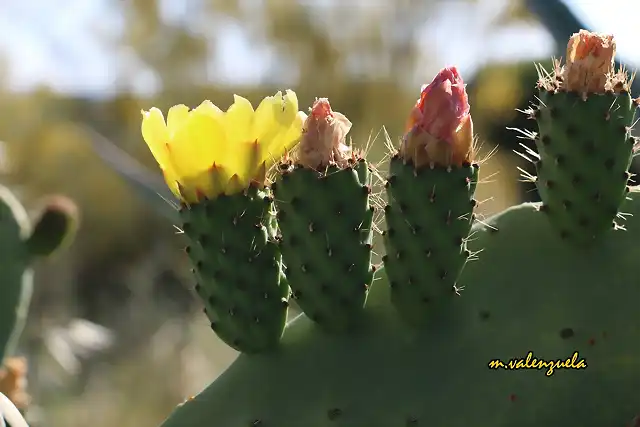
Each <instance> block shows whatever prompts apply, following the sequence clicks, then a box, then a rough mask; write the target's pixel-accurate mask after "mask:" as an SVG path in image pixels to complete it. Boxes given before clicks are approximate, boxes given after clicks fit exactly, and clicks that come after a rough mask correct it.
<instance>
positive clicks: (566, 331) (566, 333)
mask: <svg viewBox="0 0 640 427" xmlns="http://www.w3.org/2000/svg"><path fill="white" fill-rule="evenodd" d="M574 335H575V333H574V332H573V329H571V328H563V329H562V330H561V331H560V338H562V339H563V340H566V339H569V338H571V337H572V336H574Z"/></svg>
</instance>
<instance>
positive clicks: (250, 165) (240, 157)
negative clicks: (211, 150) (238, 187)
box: [233, 141, 262, 187]
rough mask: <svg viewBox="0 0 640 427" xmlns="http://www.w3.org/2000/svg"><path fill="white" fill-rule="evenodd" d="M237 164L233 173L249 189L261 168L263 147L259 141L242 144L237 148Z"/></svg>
mask: <svg viewBox="0 0 640 427" xmlns="http://www.w3.org/2000/svg"><path fill="white" fill-rule="evenodd" d="M235 152H236V163H235V165H234V166H235V169H234V170H233V173H234V174H235V175H237V176H238V180H239V181H240V182H241V183H243V184H244V185H245V187H247V186H248V185H249V184H250V183H251V181H252V180H254V179H255V174H256V171H257V170H258V168H259V166H260V158H261V152H262V147H261V146H260V143H259V142H257V141H249V142H240V143H238V144H237V146H236V151H235Z"/></svg>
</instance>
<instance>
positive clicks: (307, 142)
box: [298, 98, 352, 170]
mask: <svg viewBox="0 0 640 427" xmlns="http://www.w3.org/2000/svg"><path fill="white" fill-rule="evenodd" d="M349 130H351V122H350V121H349V119H347V118H346V117H345V115H344V114H342V113H338V112H337V111H333V110H331V105H330V104H329V100H328V99H327V98H320V99H316V101H315V102H314V103H313V106H312V107H311V113H310V114H309V116H308V117H307V120H306V121H305V122H304V127H303V134H302V139H301V140H300V145H299V148H300V151H299V154H298V163H299V164H301V165H303V166H305V167H308V168H311V169H316V170H320V169H322V168H324V167H326V166H328V165H330V164H336V165H338V166H344V165H346V163H347V161H348V160H349V158H351V155H352V152H351V147H350V146H348V145H346V144H345V142H346V141H345V140H346V137H347V133H348V132H349Z"/></svg>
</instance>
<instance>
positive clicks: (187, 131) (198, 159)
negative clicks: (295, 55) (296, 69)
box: [141, 90, 306, 203]
mask: <svg viewBox="0 0 640 427" xmlns="http://www.w3.org/2000/svg"><path fill="white" fill-rule="evenodd" d="M305 119H306V114H304V113H303V112H301V111H298V98H297V96H296V94H295V92H293V91H291V90H287V91H286V92H285V93H284V95H283V94H282V92H277V93H276V94H275V95H274V96H268V97H266V98H264V99H263V100H262V102H260V105H259V106H258V108H256V109H255V111H254V109H253V106H252V105H251V103H250V102H249V101H248V100H247V99H245V98H243V97H241V96H238V95H234V103H233V104H232V105H231V106H230V107H229V108H228V109H227V111H226V112H225V111H222V110H220V109H219V108H218V107H216V106H215V105H214V104H213V103H212V102H211V101H204V102H203V103H202V104H200V105H199V106H198V107H197V108H195V109H193V110H189V108H188V107H187V106H185V105H176V106H174V107H171V108H170V109H169V112H168V114H167V119H166V121H165V118H164V116H163V114H162V111H160V110H159V109H157V108H155V107H154V108H151V109H150V110H149V111H142V126H141V127H142V137H143V138H144V140H145V142H146V143H147V145H148V146H149V149H150V150H151V153H152V154H153V156H154V157H155V159H156V161H157V162H158V165H159V166H160V169H161V170H162V173H163V174H164V178H165V181H166V182H167V185H168V186H169V188H170V189H171V191H173V193H174V194H175V195H176V196H178V197H179V198H180V199H182V200H183V201H185V202H187V203H193V202H197V201H199V200H203V199H212V198H215V197H216V196H218V195H220V194H234V193H237V192H240V191H242V190H244V189H246V188H248V187H249V186H250V185H251V184H252V183H258V184H264V181H265V179H266V173H267V171H268V170H269V168H270V167H271V166H272V165H273V164H274V163H276V162H277V161H279V160H280V158H281V157H282V155H284V154H285V153H286V152H287V151H289V150H291V149H292V148H293V147H295V146H296V144H297V143H298V142H299V140H300V137H301V134H302V126H303V123H304V121H305Z"/></svg>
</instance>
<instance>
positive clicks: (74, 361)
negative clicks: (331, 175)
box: [0, 0, 640, 427]
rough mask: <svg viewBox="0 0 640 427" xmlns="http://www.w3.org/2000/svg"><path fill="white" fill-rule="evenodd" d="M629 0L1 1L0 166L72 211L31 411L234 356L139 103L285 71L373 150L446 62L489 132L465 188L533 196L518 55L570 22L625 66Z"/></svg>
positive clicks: (165, 387)
mask: <svg viewBox="0 0 640 427" xmlns="http://www.w3.org/2000/svg"><path fill="white" fill-rule="evenodd" d="M636 3H637V2H634V1H633V0H627V1H623V0H608V1H607V2H606V7H605V6H603V4H602V2H601V1H600V0H566V1H559V0H558V1H556V0H475V1H473V0H468V1H462V0H442V1H437V0H341V1H337V0H118V1H109V0H64V1H63V0H49V1H47V2H45V1H40V0H2V2H1V4H2V6H3V7H2V14H1V15H0V74H1V77H0V182H1V183H2V184H4V185H7V186H9V187H11V188H12V189H13V190H14V191H16V192H17V194H18V196H19V198H20V199H21V200H22V201H23V202H24V203H25V204H26V206H27V207H33V206H35V203H36V201H37V199H38V198H39V197H40V196H42V195H44V194H47V193H62V194H65V195H67V196H70V197H71V198H73V199H74V200H75V201H76V202H77V204H78V205H79V207H80V210H81V213H82V223H81V229H80V231H79V234H78V239H77V240H76V242H75V243H74V245H73V246H72V247H70V248H69V249H67V250H65V251H64V252H63V253H60V254H58V255H57V256H56V257H55V258H54V259H53V260H50V261H47V262H43V263H40V264H39V265H37V275H36V293H35V296H34V301H33V303H32V310H31V316H30V317H29V322H28V325H27V329H26V332H25V334H24V336H23V338H22V341H21V347H20V351H21V353H22V354H24V355H25V356H27V357H28V359H29V365H30V371H29V392H30V394H31V396H32V399H33V401H32V405H31V407H30V410H29V417H30V419H31V421H32V425H33V426H34V427H38V426H45V425H46V426H48V427H57V426H60V427H62V426H64V427H81V426H82V427H85V426H88V425H90V426H92V427H107V426H109V427H111V426H114V425H118V426H120V427H133V426H136V427H139V426H156V425H158V424H159V423H160V422H161V421H162V419H163V418H164V417H165V416H166V415H167V414H168V413H169V412H170V411H171V410H172V408H173V407H174V406H175V405H176V404H178V403H179V402H181V401H182V400H183V399H184V398H185V397H187V396H189V395H191V394H194V393H196V392H198V391H199V390H200V389H201V388H202V387H204V386H205V385H206V384H208V383H209V382H210V381H211V380H213V379H214V378H215V377H216V375H218V374H219V373H220V372H221V371H222V370H223V369H224V368H225V367H226V366H228V364H229V363H231V361H232V360H233V359H234V357H235V356H236V354H235V353H234V352H233V351H232V350H230V349H228V348H227V347H226V346H225V345H223V344H221V343H220V342H219V341H218V339H217V338H216V337H215V335H214V334H213V333H212V332H211V331H210V330H209V327H208V323H207V320H206V318H205V316H204V315H203V314H201V307H200V305H199V303H198V301H197V300H196V299H195V297H194V296H193V295H192V293H191V290H190V287H191V286H192V285H193V284H192V283H191V281H190V276H189V274H188V265H187V263H186V259H185V258H184V257H183V254H182V252H180V249H181V247H182V245H183V244H184V242H182V241H181V239H180V236H176V234H175V229H174V228H173V226H172V223H171V212H170V209H169V207H168V205H167V204H166V203H165V202H164V201H162V199H161V198H160V197H159V196H157V194H155V192H156V191H160V192H161V191H163V188H164V186H163V184H162V180H161V178H160V175H159V173H158V170H157V167H156V165H155V162H154V160H153V158H152V157H151V155H150V153H149V152H148V149H147V147H146V145H145V144H144V142H143V141H142V138H141V136H140V120H141V115H140V110H141V109H148V108H150V107H152V106H157V107H160V108H162V109H163V110H165V111H166V109H167V108H168V107H170V106H171V105H173V104H177V103H185V104H187V105H190V106H193V107H195V106H196V105H197V104H199V103H200V102H201V101H202V100H203V99H210V100H212V101H213V102H214V103H216V104H217V105H219V106H220V107H222V108H226V107H227V106H228V105H229V104H230V103H231V102H232V99H233V98H232V94H234V93H238V94H242V95H243V96H245V97H247V98H249V99H250V100H251V101H252V102H253V103H254V105H255V103H257V102H258V101H259V100H260V99H261V98H262V97H264V96H266V95H270V94H273V93H274V92H275V91H276V90H278V89H285V88H293V89H295V90H296V91H297V93H298V98H299V100H300V104H301V109H302V108H305V109H306V108H307V107H308V106H310V105H311V103H312V102H313V100H314V97H328V98H329V99H330V100H331V104H332V106H333V107H334V109H335V110H337V111H340V112H342V113H344V114H346V115H347V117H349V118H350V119H351V121H352V122H353V123H354V126H353V128H352V132H351V134H350V135H351V137H352V138H353V142H354V144H355V145H360V146H364V145H366V144H367V142H368V141H370V140H374V142H373V145H372V148H371V152H370V155H369V156H370V160H372V161H374V162H376V161H379V160H381V159H382V158H383V157H384V155H385V154H386V151H385V147H384V143H383V140H384V138H383V126H384V127H385V129H386V132H388V134H389V135H390V137H391V139H392V140H393V141H394V142H396V141H397V140H398V138H399V136H400V134H401V132H402V128H403V124H404V121H405V118H406V115H407V114H408V112H409V111H410V109H411V107H412V105H413V104H414V102H415V101H416V99H417V98H418V96H419V90H420V86H421V84H423V83H428V82H430V81H431V79H432V78H433V76H434V75H435V73H436V72H437V71H438V70H439V69H440V68H441V67H443V66H447V65H457V66H458V67H459V70H460V72H461V74H462V76H463V77H464V79H465V81H466V82H467V83H468V87H467V89H468V91H469V94H470V98H471V105H472V110H471V112H472V115H473V119H474V124H475V129H476V132H477V133H478V134H479V138H480V142H481V143H482V153H481V156H486V155H487V154H488V153H490V152H492V151H494V150H495V153H494V154H493V155H492V156H491V157H490V159H489V160H487V161H486V163H485V164H484V166H483V168H482V176H483V178H484V179H483V184H482V185H481V186H480V187H479V189H478V197H477V198H478V199H479V200H481V201H483V203H482V204H481V206H480V213H481V214H482V215H490V214H492V213H496V212H498V211H500V210H502V209H504V208H505V207H508V206H510V205H513V204H516V203H520V202H522V201H530V200H536V197H537V195H536V193H535V191H534V190H533V189H532V186H531V184H528V183H525V182H520V178H519V171H518V169H517V168H518V167H521V168H523V169H525V170H531V167H530V165H528V164H527V162H526V161H525V160H523V159H522V158H520V157H519V156H517V155H516V154H514V152H513V151H514V150H516V149H518V144H519V143H521V142H526V141H522V140H520V139H518V135H517V133H516V132H513V131H509V130H507V129H506V128H507V127H518V128H527V129H533V126H532V125H534V123H531V122H529V121H527V120H526V119H525V117H524V115H523V114H521V113H518V112H517V111H516V109H523V108H526V107H527V106H528V104H529V103H530V102H531V101H532V97H533V94H534V91H533V88H534V84H535V80H536V72H535V69H534V66H533V63H534V62H542V63H545V64H548V63H549V62H550V58H551V57H552V56H563V55H564V49H565V47H566V42H567V39H568V37H569V36H570V35H571V33H573V32H576V31H578V30H579V29H580V28H587V29H590V30H594V31H603V32H611V33H613V34H615V36H616V38H617V42H618V53H619V59H620V60H621V61H622V62H623V63H625V64H626V65H627V66H628V67H629V68H631V69H635V68H636V64H637V63H638V61H640V48H638V46H639V45H638V40H637V38H638V35H637V33H634V32H633V31H634V30H635V29H636V28H637V16H638V13H640V6H638V5H636ZM635 92H636V94H637V92H638V91H635ZM496 147H497V149H496Z"/></svg>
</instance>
